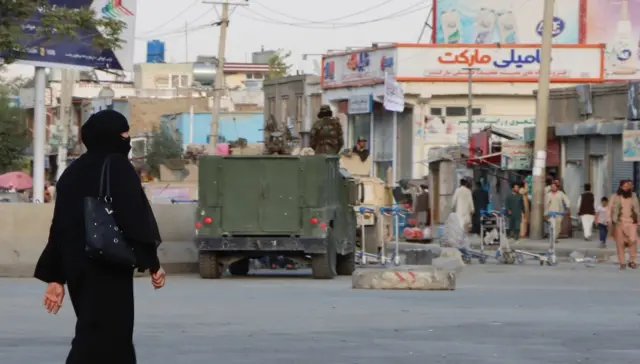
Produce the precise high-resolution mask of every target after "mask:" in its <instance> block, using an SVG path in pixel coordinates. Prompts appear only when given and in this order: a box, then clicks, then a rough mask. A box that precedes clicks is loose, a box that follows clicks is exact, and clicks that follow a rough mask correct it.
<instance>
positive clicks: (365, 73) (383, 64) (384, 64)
mask: <svg viewBox="0 0 640 364" xmlns="http://www.w3.org/2000/svg"><path fill="white" fill-rule="evenodd" d="M395 57H396V48H377V49H360V50H357V51H354V52H348V53H337V54H327V55H325V56H324V57H323V58H322V88H325V89H328V88H338V87H348V86H356V87H357V86H371V85H376V84H381V83H384V75H385V72H390V73H395V67H396V65H395Z"/></svg>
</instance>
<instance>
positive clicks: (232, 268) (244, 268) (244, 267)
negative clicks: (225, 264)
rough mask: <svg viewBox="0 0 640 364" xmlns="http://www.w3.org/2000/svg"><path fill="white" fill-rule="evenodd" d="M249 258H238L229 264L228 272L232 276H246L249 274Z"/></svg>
mask: <svg viewBox="0 0 640 364" xmlns="http://www.w3.org/2000/svg"><path fill="white" fill-rule="evenodd" d="M249 263H250V262H249V258H245V259H241V260H238V261H237V262H233V263H231V264H230V265H229V273H231V275H232V276H246V275H247V274H249Z"/></svg>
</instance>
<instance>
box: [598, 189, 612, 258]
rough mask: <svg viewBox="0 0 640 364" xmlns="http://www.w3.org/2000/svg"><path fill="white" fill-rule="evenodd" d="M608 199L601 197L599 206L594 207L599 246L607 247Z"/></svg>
mask: <svg viewBox="0 0 640 364" xmlns="http://www.w3.org/2000/svg"><path fill="white" fill-rule="evenodd" d="M608 206H609V199H608V198H606V197H603V198H602V200H601V201H600V206H598V208H597V209H596V221H595V223H596V225H598V230H599V231H600V247H601V248H606V247H607V235H608V234H609V217H608V213H607V210H608V208H609V207H608Z"/></svg>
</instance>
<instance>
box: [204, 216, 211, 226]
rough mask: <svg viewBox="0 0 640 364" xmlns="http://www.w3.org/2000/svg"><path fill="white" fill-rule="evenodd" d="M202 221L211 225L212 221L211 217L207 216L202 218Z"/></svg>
mask: <svg viewBox="0 0 640 364" xmlns="http://www.w3.org/2000/svg"><path fill="white" fill-rule="evenodd" d="M202 222H204V223H205V224H207V225H211V223H212V222H213V219H212V218H210V217H209V216H207V217H205V218H204V219H202Z"/></svg>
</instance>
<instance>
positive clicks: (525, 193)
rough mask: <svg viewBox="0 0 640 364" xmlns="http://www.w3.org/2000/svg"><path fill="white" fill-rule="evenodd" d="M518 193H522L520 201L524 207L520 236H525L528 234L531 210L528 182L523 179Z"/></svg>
mask: <svg viewBox="0 0 640 364" xmlns="http://www.w3.org/2000/svg"><path fill="white" fill-rule="evenodd" d="M520 195H522V202H523V203H524V209H523V210H522V222H521V223H520V237H521V238H526V237H527V236H529V214H530V212H531V203H530V201H531V200H529V184H528V183H527V182H526V180H525V181H523V182H522V186H521V187H520Z"/></svg>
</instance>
